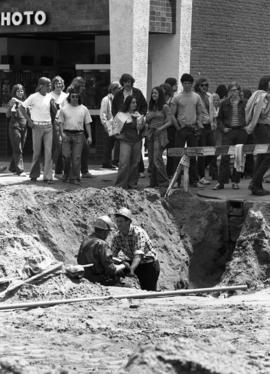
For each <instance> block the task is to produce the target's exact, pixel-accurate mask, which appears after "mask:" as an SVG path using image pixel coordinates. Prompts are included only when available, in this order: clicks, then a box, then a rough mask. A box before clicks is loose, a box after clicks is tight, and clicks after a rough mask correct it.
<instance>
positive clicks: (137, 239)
mask: <svg viewBox="0 0 270 374" xmlns="http://www.w3.org/2000/svg"><path fill="white" fill-rule="evenodd" d="M115 219H116V225H117V227H118V233H116V234H115V236H114V237H113V239H112V245H111V249H112V252H113V256H118V255H119V254H120V256H121V257H123V256H124V259H125V261H127V262H129V263H130V275H136V276H137V277H138V279H139V282H140V286H141V288H142V289H143V290H148V291H156V288H157V281H158V277H159V272H160V266H159V261H158V259H157V255H156V251H155V249H154V247H153V244H152V242H151V240H150V238H149V236H148V234H147V232H146V231H145V230H144V229H142V228H141V227H139V226H135V225H133V224H132V215H131V211H130V210H129V209H127V208H121V209H119V211H118V212H116V214H115Z"/></svg>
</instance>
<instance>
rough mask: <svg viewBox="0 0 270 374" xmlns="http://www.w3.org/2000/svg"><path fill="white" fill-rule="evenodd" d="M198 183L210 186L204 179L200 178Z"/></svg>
mask: <svg viewBox="0 0 270 374" xmlns="http://www.w3.org/2000/svg"><path fill="white" fill-rule="evenodd" d="M199 183H201V184H203V185H207V184H210V182H209V180H207V179H206V178H205V177H202V178H201V179H200V180H199Z"/></svg>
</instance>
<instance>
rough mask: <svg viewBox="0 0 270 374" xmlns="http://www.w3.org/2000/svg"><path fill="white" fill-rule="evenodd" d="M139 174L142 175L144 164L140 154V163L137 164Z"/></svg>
mask: <svg viewBox="0 0 270 374" xmlns="http://www.w3.org/2000/svg"><path fill="white" fill-rule="evenodd" d="M139 173H144V162H143V156H142V154H141V158H140V163H139Z"/></svg>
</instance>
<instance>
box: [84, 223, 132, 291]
mask: <svg viewBox="0 0 270 374" xmlns="http://www.w3.org/2000/svg"><path fill="white" fill-rule="evenodd" d="M112 227H113V223H112V221H111V219H110V217H109V216H101V217H99V218H97V220H96V221H95V223H94V229H95V231H94V233H93V234H92V235H91V236H90V238H86V239H84V241H83V242H82V244H81V246H80V249H79V253H78V258H77V262H78V264H79V265H87V264H93V266H92V267H86V268H85V273H84V277H85V278H87V279H88V280H89V281H90V282H98V283H101V284H103V285H107V286H109V285H114V284H115V283H117V281H118V280H119V278H120V277H121V276H124V275H126V274H128V273H129V269H128V267H129V266H128V265H127V264H120V265H116V264H114V262H113V257H112V252H111V249H110V246H109V244H108V243H107V242H106V239H107V237H108V235H109V232H110V230H111V228H112Z"/></svg>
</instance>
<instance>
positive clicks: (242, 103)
mask: <svg viewBox="0 0 270 374" xmlns="http://www.w3.org/2000/svg"><path fill="white" fill-rule="evenodd" d="M246 103H247V102H246V100H243V99H240V100H239V103H238V122H239V127H245V126H246V120H245V107H246ZM218 127H219V128H220V129H221V130H222V129H224V127H229V128H233V126H232V104H231V100H230V99H229V98H228V99H225V100H223V101H222V102H221V105H220V109H219V114H218Z"/></svg>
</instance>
